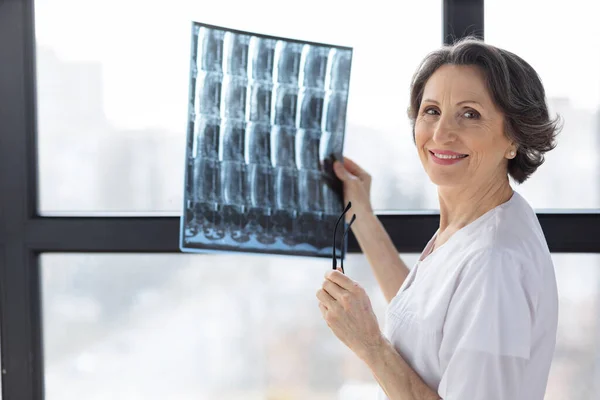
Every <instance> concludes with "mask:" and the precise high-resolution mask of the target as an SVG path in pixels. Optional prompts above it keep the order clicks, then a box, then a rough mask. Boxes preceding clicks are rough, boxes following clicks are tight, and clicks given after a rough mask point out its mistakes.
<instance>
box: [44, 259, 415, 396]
mask: <svg viewBox="0 0 600 400" xmlns="http://www.w3.org/2000/svg"><path fill="white" fill-rule="evenodd" d="M415 261H416V255H410V256H407V258H406V262H408V263H414V262H415ZM344 264H345V267H346V273H348V274H349V275H350V276H352V278H353V279H355V280H357V281H358V282H360V283H361V284H362V285H363V287H365V289H366V290H367V291H368V293H369V294H370V297H371V301H372V303H373V307H374V310H375V311H376V314H377V316H378V318H379V321H380V324H383V322H384V317H383V311H384V308H385V300H384V298H383V294H381V292H380V291H379V289H378V286H377V283H376V282H375V278H374V277H373V275H372V273H371V272H370V267H369V265H368V263H367V262H366V259H365V258H364V257H363V256H361V255H351V256H349V258H348V259H347V261H346V262H345V263H344ZM41 266H42V293H43V297H42V299H43V315H44V329H43V330H44V335H45V337H44V343H45V346H44V348H45V352H46V353H45V357H44V360H45V363H46V365H45V374H46V388H45V391H46V399H47V400H55V399H61V400H70V399H73V400H75V399H77V400H78V399H82V398H86V399H90V400H95V399H107V398H128V399H138V398H139V399H147V400H153V399H157V400H158V399H165V398H177V399H232V400H233V399H240V400H242V399H243V400H246V399H265V398H269V399H319V398H323V399H325V398H327V399H330V398H338V399H340V400H355V399H364V398H368V397H369V396H371V393H374V390H375V389H376V386H375V385H376V384H375V382H374V380H373V377H372V375H371V373H370V371H369V370H368V368H367V367H366V366H364V364H363V363H362V362H361V361H360V360H359V359H358V358H357V357H356V356H355V355H354V354H353V353H352V352H351V351H350V350H349V349H348V348H346V347H345V346H344V345H343V344H341V342H339V341H338V340H337V338H336V337H335V335H334V334H333V333H332V332H331V331H330V330H329V328H328V327H327V324H326V323H325V321H324V320H323V319H322V317H321V313H320V311H319V308H318V306H317V304H318V301H317V299H316V297H315V294H316V291H317V290H318V288H319V287H320V286H321V284H322V282H323V274H324V273H325V272H326V271H327V270H328V268H331V264H330V260H328V259H304V258H300V257H275V256H272V257H264V256H263V257H257V256H253V255H243V256H240V255H237V254H219V255H216V254H212V255H202V256H192V255H168V254H159V255H143V254H125V255H123V254H103V255H98V254H44V255H42V257H41ZM382 326H383V325H382ZM94 396H95V397H94ZM357 396H358V397H357ZM371 397H373V396H371Z"/></svg>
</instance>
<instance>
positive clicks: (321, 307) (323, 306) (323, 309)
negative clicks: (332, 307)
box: [319, 303, 328, 317]
mask: <svg viewBox="0 0 600 400" xmlns="http://www.w3.org/2000/svg"><path fill="white" fill-rule="evenodd" d="M319 310H321V314H323V317H324V316H325V314H326V313H327V311H328V308H327V306H326V305H325V304H323V303H319Z"/></svg>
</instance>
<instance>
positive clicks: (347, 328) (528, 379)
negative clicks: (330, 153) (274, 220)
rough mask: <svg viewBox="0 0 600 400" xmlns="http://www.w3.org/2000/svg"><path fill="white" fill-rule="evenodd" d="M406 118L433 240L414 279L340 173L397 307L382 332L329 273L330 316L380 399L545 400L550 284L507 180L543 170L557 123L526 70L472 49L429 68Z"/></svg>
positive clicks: (539, 236)
mask: <svg viewBox="0 0 600 400" xmlns="http://www.w3.org/2000/svg"><path fill="white" fill-rule="evenodd" d="M409 117H410V119H411V121H412V124H413V137H414V141H415V144H416V150H417V153H418V154H419V158H420V160H421V163H422V165H423V168H424V170H425V172H426V173H427V175H428V176H429V178H430V180H431V181H432V182H433V183H434V184H435V185H436V186H437V189H438V197H439V205H440V225H439V229H438V230H437V232H435V233H434V234H433V237H432V238H431V240H430V241H429V243H428V244H427V246H426V247H425V249H424V250H423V252H422V254H421V257H420V258H419V261H417V263H416V265H415V266H414V267H413V268H412V269H411V270H410V271H408V269H407V267H406V265H405V264H404V263H403V262H402V261H401V260H398V257H397V256H395V255H396V254H397V252H396V251H395V249H394V248H393V245H392V244H391V240H390V239H389V236H388V235H387V234H386V233H385V231H384V230H383V228H382V226H381V225H380V224H379V223H378V221H377V219H376V217H374V216H373V213H372V207H371V206H370V202H369V197H368V192H369V187H370V182H371V177H370V175H369V174H368V173H366V172H365V171H364V170H363V169H362V168H360V167H359V166H358V165H357V164H355V163H354V162H352V161H351V160H345V162H344V166H340V165H339V164H338V165H337V167H336V173H337V174H338V177H339V178H340V179H341V180H342V181H343V182H344V194H345V197H346V201H350V200H351V201H352V203H353V209H354V210H355V212H356V214H357V216H358V218H357V223H356V224H354V226H353V232H354V234H355V236H356V238H357V240H358V242H359V244H360V247H361V249H362V250H363V251H364V253H365V254H366V256H367V259H368V260H369V262H370V264H371V267H372V269H373V272H374V274H375V276H376V277H377V280H378V282H379V284H380V287H381V289H382V291H383V293H384V295H385V297H386V299H387V300H388V302H389V305H388V307H387V311H386V326H385V329H384V332H383V333H382V332H380V331H379V330H376V329H374V328H373V326H375V325H374V322H373V317H372V315H371V313H370V310H369V309H370V306H369V302H368V297H367V296H366V295H365V293H364V292H363V291H362V290H361V289H360V287H359V286H358V285H357V284H356V283H354V282H352V281H351V280H350V279H349V278H347V277H344V276H342V275H340V274H330V275H329V276H328V277H327V279H328V280H329V281H333V283H336V284H337V286H336V285H334V284H332V283H331V282H325V283H324V285H323V289H322V290H321V291H319V292H318V296H317V297H318V298H319V300H320V302H321V304H320V308H321V312H322V313H323V317H324V318H325V320H326V321H327V323H328V325H329V326H330V328H331V329H332V330H333V332H334V333H335V334H336V336H337V337H338V338H339V339H340V340H341V341H342V342H344V343H345V344H346V345H347V346H348V347H350V348H351V349H352V350H353V351H354V352H355V354H356V355H357V356H358V357H359V358H361V359H362V360H363V361H364V362H365V363H366V364H367V365H368V367H369V368H370V369H371V371H372V372H373V375H374V376H375V377H376V379H377V381H378V383H379V384H380V386H381V391H380V397H379V398H380V399H399V398H411V399H419V400H423V399H439V398H440V397H441V398H442V399H444V400H453V399H492V398H493V399H499V400H504V399H506V400H508V399H510V400H521V399H522V400H525V399H527V400H532V399H533V400H541V399H543V398H544V394H545V390H546V385H547V380H548V374H549V371H550V364H551V361H552V356H553V353H554V349H555V345H556V331H557V324H558V293H557V288H556V278H555V275H554V265H553V263H552V259H551V257H550V252H549V250H548V246H547V244H546V240H545V238H544V233H543V232H542V229H541V227H540V224H539V222H538V219H537V216H536V214H535V212H534V211H533V209H532V208H531V206H530V205H529V203H528V202H527V201H526V200H525V198H523V197H522V196H521V195H520V194H519V193H517V192H515V191H514V190H513V188H512V187H511V184H510V181H509V176H511V177H512V178H513V180H514V181H516V182H518V183H522V182H524V181H525V180H526V179H527V178H528V177H529V176H530V175H531V174H532V173H533V172H535V171H536V170H537V168H538V167H539V166H540V165H541V164H542V163H543V161H544V153H546V152H548V151H549V150H552V149H553V148H554V147H555V146H556V143H555V137H556V135H557V134H558V132H559V130H560V122H561V120H560V119H559V118H555V119H551V118H550V115H549V112H548V108H547V105H546V99H545V92H544V88H543V86H542V83H541V81H540V79H539V77H538V76H537V73H536V72H535V71H534V70H533V68H531V66H529V64H527V63H526V62H525V61H524V60H522V59H521V58H520V57H518V56H516V55H514V54H513V53H510V52H508V51H505V50H502V49H499V48H496V47H493V46H490V45H488V44H485V43H483V42H482V41H479V40H476V39H472V38H467V39H464V40H461V41H458V42H457V43H455V44H454V45H451V46H445V47H443V48H441V49H439V50H437V51H435V52H433V53H430V54H429V55H428V56H427V57H426V58H425V60H424V61H423V62H422V63H421V65H420V67H419V68H418V70H417V73H416V74H415V76H414V79H413V83H412V87H411V97H410V108H409ZM359 320H360V321H359ZM357 326H362V327H363V329H358V328H357ZM475 377H476V378H475Z"/></svg>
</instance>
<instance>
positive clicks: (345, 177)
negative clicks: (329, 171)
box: [333, 161, 358, 182]
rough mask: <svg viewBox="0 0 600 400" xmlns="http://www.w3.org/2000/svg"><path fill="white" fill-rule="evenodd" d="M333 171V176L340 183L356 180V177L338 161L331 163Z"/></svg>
mask: <svg viewBox="0 0 600 400" xmlns="http://www.w3.org/2000/svg"><path fill="white" fill-rule="evenodd" d="M333 171H334V172H335V176H337V177H338V179H339V180H340V181H342V182H346V181H349V180H352V179H358V178H357V177H356V176H354V175H352V174H351V173H350V172H349V171H348V170H347V169H346V168H345V167H344V164H342V163H341V162H339V161H336V162H334V163H333Z"/></svg>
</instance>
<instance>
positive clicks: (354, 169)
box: [344, 157, 369, 180]
mask: <svg viewBox="0 0 600 400" xmlns="http://www.w3.org/2000/svg"><path fill="white" fill-rule="evenodd" d="M344 168H345V169H346V171H348V172H349V173H351V174H352V175H355V176H357V177H358V178H359V179H361V180H362V179H364V178H368V177H369V174H368V173H367V171H365V170H364V169H362V168H361V166H360V165H358V164H357V163H355V162H354V161H353V160H352V159H351V158H348V157H344Z"/></svg>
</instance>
